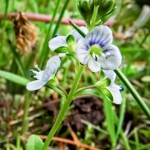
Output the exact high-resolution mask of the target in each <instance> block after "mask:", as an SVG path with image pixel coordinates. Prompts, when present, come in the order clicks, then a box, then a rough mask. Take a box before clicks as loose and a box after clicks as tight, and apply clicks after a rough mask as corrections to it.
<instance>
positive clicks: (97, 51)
mask: <svg viewBox="0 0 150 150" xmlns="http://www.w3.org/2000/svg"><path fill="white" fill-rule="evenodd" d="M102 50H103V49H102V48H101V47H100V46H99V45H96V44H95V45H92V46H91V47H90V49H89V53H90V55H91V57H92V58H94V59H95V60H96V61H97V57H100V56H102Z"/></svg>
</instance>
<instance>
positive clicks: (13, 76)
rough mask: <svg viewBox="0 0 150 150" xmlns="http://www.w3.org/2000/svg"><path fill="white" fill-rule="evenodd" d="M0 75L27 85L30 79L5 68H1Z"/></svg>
mask: <svg viewBox="0 0 150 150" xmlns="http://www.w3.org/2000/svg"><path fill="white" fill-rule="evenodd" d="M0 77H3V78H5V79H7V80H10V81H12V82H14V83H17V84H20V85H23V86H26V84H27V83H28V82H29V80H28V79H26V78H24V77H21V76H19V75H16V74H13V73H10V72H7V71H3V70H0Z"/></svg>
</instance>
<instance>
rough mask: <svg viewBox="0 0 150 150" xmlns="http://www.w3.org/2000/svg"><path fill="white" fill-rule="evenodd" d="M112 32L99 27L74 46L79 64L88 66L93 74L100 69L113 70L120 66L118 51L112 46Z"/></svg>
mask: <svg viewBox="0 0 150 150" xmlns="http://www.w3.org/2000/svg"><path fill="white" fill-rule="evenodd" d="M112 41H113V35H112V31H111V30H110V29H109V28H108V27H107V26H103V25H100V26H98V27H95V28H94V29H93V30H91V31H90V32H89V33H88V34H87V35H86V37H85V38H84V39H83V38H81V39H80V40H79V42H78V43H77V46H76V54H77V57H78V59H79V61H80V63H81V64H84V65H86V64H87V65H88V67H89V69H90V70H91V71H93V72H98V71H100V69H101V68H102V69H105V70H114V69H116V68H117V67H119V66H120V65H121V62H122V56H121V53H120V51H119V49H118V48H117V47H116V46H115V45H112Z"/></svg>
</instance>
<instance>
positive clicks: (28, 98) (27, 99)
mask: <svg viewBox="0 0 150 150" xmlns="http://www.w3.org/2000/svg"><path fill="white" fill-rule="evenodd" d="M30 103H31V93H29V92H28V93H26V95H25V109H24V116H23V124H22V135H24V134H25V133H26V131H27V129H28V120H27V117H28V112H29V107H30Z"/></svg>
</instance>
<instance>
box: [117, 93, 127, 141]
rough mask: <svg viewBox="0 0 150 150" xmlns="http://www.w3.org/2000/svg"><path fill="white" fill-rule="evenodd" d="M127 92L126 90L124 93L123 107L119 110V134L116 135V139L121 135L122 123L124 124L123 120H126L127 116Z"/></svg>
mask: <svg viewBox="0 0 150 150" xmlns="http://www.w3.org/2000/svg"><path fill="white" fill-rule="evenodd" d="M125 94H126V92H125V93H124V95H123V101H122V104H121V108H120V111H119V114H120V115H119V118H118V119H119V120H118V122H117V124H118V125H117V135H116V139H117V140H118V137H119V135H120V134H121V130H122V125H123V121H124V116H125V109H126V98H125Z"/></svg>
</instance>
